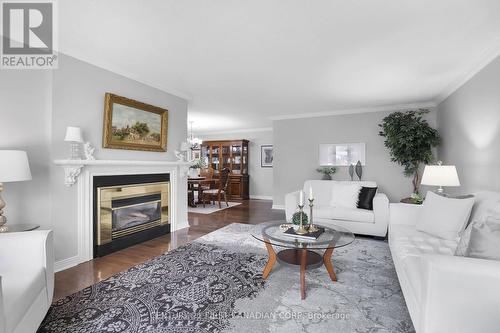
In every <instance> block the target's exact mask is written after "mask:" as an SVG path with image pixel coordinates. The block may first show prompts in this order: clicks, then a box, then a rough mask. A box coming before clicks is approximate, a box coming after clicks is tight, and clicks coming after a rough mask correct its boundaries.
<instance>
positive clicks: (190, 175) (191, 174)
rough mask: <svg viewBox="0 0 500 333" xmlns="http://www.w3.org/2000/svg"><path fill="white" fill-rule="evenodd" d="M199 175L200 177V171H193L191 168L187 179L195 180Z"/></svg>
mask: <svg viewBox="0 0 500 333" xmlns="http://www.w3.org/2000/svg"><path fill="white" fill-rule="evenodd" d="M199 175H200V169H193V168H190V169H189V177H191V178H196V177H198V176H199Z"/></svg>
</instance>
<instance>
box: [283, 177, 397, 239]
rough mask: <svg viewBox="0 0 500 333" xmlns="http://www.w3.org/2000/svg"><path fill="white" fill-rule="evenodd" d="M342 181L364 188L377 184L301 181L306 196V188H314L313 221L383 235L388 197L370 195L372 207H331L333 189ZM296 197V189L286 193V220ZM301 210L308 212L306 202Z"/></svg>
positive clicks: (365, 233)
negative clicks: (371, 208)
mask: <svg viewBox="0 0 500 333" xmlns="http://www.w3.org/2000/svg"><path fill="white" fill-rule="evenodd" d="M345 183H349V184H353V183H356V184H359V185H360V186H364V187H377V183H375V182H371V181H359V182H352V181H335V180H307V181H305V182H304V187H303V190H304V192H305V193H306V197H307V194H308V193H309V187H312V189H313V193H314V211H313V217H314V221H315V223H318V224H322V225H325V226H329V225H338V226H341V227H345V228H347V229H349V230H350V231H352V232H353V233H355V234H361V235H371V236H378V237H385V236H386V234H387V225H388V224H389V199H387V196H386V195H385V194H383V193H377V194H376V195H375V197H374V198H373V210H367V209H359V208H345V207H332V206H330V202H331V197H332V188H333V187H334V186H338V185H339V184H345ZM298 199H299V191H295V192H292V193H288V194H287V195H286V196H285V213H286V219H287V221H290V220H291V219H292V216H293V214H294V213H295V212H296V210H297V202H298ZM306 203H307V201H306ZM304 209H305V211H306V212H307V213H308V212H309V207H308V206H307V204H306V207H305V208H304ZM308 214H309V213H308Z"/></svg>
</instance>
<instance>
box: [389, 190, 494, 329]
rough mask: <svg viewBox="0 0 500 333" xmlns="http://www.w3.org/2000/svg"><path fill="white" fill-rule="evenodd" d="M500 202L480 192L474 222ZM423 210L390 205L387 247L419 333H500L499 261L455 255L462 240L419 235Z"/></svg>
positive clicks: (477, 197)
mask: <svg viewBox="0 0 500 333" xmlns="http://www.w3.org/2000/svg"><path fill="white" fill-rule="evenodd" d="M495 201H497V202H498V201H500V193H487V192H483V193H477V194H476V203H475V205H474V209H473V212H472V214H471V217H470V220H471V221H472V220H474V219H476V218H477V217H479V216H481V215H482V214H484V213H485V211H486V209H488V206H489V205H490V204H492V203H493V202H495ZM421 209H422V206H419V205H410V204H400V203H398V204H391V218H390V225H389V246H390V249H391V253H392V258H393V261H394V265H395V267H396V272H397V275H398V279H399V282H400V285H401V289H402V291H403V295H404V298H405V301H406V305H407V307H408V311H409V313H410V316H411V319H412V321H413V325H414V327H415V329H416V331H417V333H444V332H453V333H476V332H481V333H494V332H495V333H497V332H500V262H498V261H493V260H483V259H475V258H467V257H460V256H454V253H455V250H456V248H457V245H458V241H459V240H452V241H451V240H444V239H440V238H437V237H434V236H431V235H428V234H426V233H424V232H420V231H417V230H416V229H415V225H416V223H417V221H418V217H419V214H420V212H421Z"/></svg>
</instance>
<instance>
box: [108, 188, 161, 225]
mask: <svg viewBox="0 0 500 333" xmlns="http://www.w3.org/2000/svg"><path fill="white" fill-rule="evenodd" d="M112 209H113V217H112V231H113V232H115V231H120V230H124V229H128V228H132V227H135V226H138V225H141V224H145V223H150V222H154V221H159V220H160V219H161V194H160V193H158V194H153V195H146V196H138V197H133V198H126V199H116V200H113V201H112Z"/></svg>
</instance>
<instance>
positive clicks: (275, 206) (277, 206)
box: [273, 205, 285, 210]
mask: <svg viewBox="0 0 500 333" xmlns="http://www.w3.org/2000/svg"><path fill="white" fill-rule="evenodd" d="M273 209H280V210H285V205H273Z"/></svg>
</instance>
